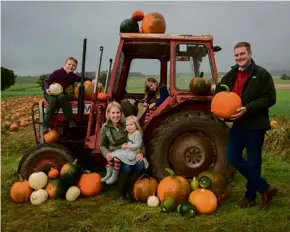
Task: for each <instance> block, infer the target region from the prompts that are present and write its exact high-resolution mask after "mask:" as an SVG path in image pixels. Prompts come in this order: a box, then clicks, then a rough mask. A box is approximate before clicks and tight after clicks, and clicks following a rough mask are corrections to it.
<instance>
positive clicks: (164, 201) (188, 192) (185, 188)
mask: <svg viewBox="0 0 290 232" xmlns="http://www.w3.org/2000/svg"><path fill="white" fill-rule="evenodd" d="M166 171H167V172H168V173H169V174H170V175H169V176H166V177H165V178H163V179H162V180H161V181H160V182H159V183H158V182H157V180H156V179H155V178H153V177H149V176H147V177H146V176H141V177H140V178H139V179H138V180H137V181H136V182H135V184H134V187H133V196H134V198H135V200H136V201H138V202H143V203H146V202H147V205H148V206H149V207H160V210H161V212H163V213H170V212H175V211H177V212H178V213H179V214H180V215H181V216H185V217H194V216H195V215H196V214H202V215H209V214H213V213H214V212H215V211H216V210H217V208H218V205H220V204H222V203H223V201H224V200H225V198H226V196H227V184H226V181H225V179H224V178H223V176H222V175H220V174H219V173H218V172H214V171H204V172H202V173H200V174H199V175H198V177H193V179H192V181H191V182H189V181H188V180H187V179H185V178H184V177H182V176H178V175H176V174H175V173H174V171H173V170H172V169H170V168H167V169H166ZM155 193H157V194H156V195H155Z"/></svg>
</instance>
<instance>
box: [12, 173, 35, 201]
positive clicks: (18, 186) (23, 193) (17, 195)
mask: <svg viewBox="0 0 290 232" xmlns="http://www.w3.org/2000/svg"><path fill="white" fill-rule="evenodd" d="M18 178H19V181H17V182H15V183H14V184H13V185H12V187H11V189H10V197H11V199H12V200H13V201H15V202H17V203H23V202H27V201H29V199H30V195H31V193H32V188H31V187H30V186H29V184H28V181H27V180H23V178H22V176H21V175H20V174H18Z"/></svg>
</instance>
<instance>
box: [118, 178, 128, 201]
mask: <svg viewBox="0 0 290 232" xmlns="http://www.w3.org/2000/svg"><path fill="white" fill-rule="evenodd" d="M127 182H128V174H123V173H120V175H119V178H118V181H117V200H125V198H126V194H127V189H126V188H127Z"/></svg>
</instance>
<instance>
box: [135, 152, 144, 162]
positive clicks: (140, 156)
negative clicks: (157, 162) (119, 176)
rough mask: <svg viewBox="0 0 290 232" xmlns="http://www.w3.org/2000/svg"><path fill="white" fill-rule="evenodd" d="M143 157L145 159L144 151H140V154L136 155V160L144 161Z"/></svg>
mask: <svg viewBox="0 0 290 232" xmlns="http://www.w3.org/2000/svg"><path fill="white" fill-rule="evenodd" d="M143 159H144V156H143V154H142V153H138V154H137V155H136V161H137V162H139V161H142V160H143Z"/></svg>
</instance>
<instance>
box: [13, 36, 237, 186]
mask: <svg viewBox="0 0 290 232" xmlns="http://www.w3.org/2000/svg"><path fill="white" fill-rule="evenodd" d="M220 50H221V48H220V47H218V46H214V45H213V37H212V36H210V35H199V36H197V35H169V34H142V33H121V34H120V43H119V46H118V50H117V53H116V57H115V60H114V64H113V66H112V71H111V65H110V68H109V71H108V75H107V80H106V85H105V90H106V93H107V99H105V100H102V101H100V100H98V99H97V97H96V96H97V94H98V88H96V87H95V89H94V93H93V95H92V99H91V101H84V97H83V91H84V90H83V89H84V87H83V81H82V82H81V84H80V87H79V88H80V89H79V92H80V95H79V99H78V101H72V102H70V104H71V106H72V109H73V113H74V117H75V119H76V120H77V127H76V128H72V129H70V128H69V127H68V126H67V123H66V122H65V119H64V115H63V114H62V112H61V111H58V112H56V113H55V116H54V118H53V120H52V125H51V128H52V129H54V130H57V131H58V132H59V134H60V137H61V138H60V141H59V142H58V143H44V140H43V132H42V124H41V123H42V121H43V116H44V114H45V111H46V107H47V103H46V102H45V100H43V101H40V102H39V103H36V104H34V106H33V107H32V114H33V113H34V112H35V110H36V108H37V110H38V111H39V118H40V119H39V121H40V123H39V125H37V124H36V123H34V131H35V138H36V144H37V146H36V147H34V148H33V149H31V150H30V151H28V152H27V153H26V154H25V155H24V156H23V157H22V159H21V161H20V164H19V167H18V171H19V173H20V174H22V175H23V176H24V177H26V178H27V177H28V176H29V175H30V174H31V173H32V172H33V171H34V170H35V169H37V170H47V169H49V168H50V167H52V166H54V167H57V168H60V167H61V166H62V165H63V164H64V163H66V162H72V161H73V160H74V159H75V158H78V160H79V161H80V165H82V166H83V167H84V168H94V167H104V165H105V162H106V160H105V159H104V158H103V156H102V154H101V153H100V145H99V139H100V128H101V126H102V124H103V123H104V122H105V110H106V106H107V104H108V103H109V102H110V101H113V100H115V101H118V102H120V103H121V102H122V103H124V102H125V103H126V99H131V100H128V102H130V103H132V104H129V105H128V104H122V106H124V107H125V109H124V112H125V113H126V114H127V115H128V114H130V112H131V114H136V112H137V111H136V106H137V104H140V102H142V99H144V83H145V80H146V79H147V78H148V77H150V76H152V74H154V77H155V78H156V79H157V80H158V81H159V83H160V84H164V85H166V86H167V87H168V90H169V97H168V98H167V99H166V100H165V101H164V102H163V103H162V104H161V105H160V106H159V107H158V108H157V109H156V110H155V111H153V112H151V113H150V114H145V117H144V116H142V117H141V118H140V123H141V124H142V126H143V130H144V142H145V146H146V155H147V157H148V161H149V163H150V167H151V171H152V175H153V176H154V177H156V178H157V179H158V180H160V179H162V178H163V177H165V176H166V175H167V173H166V171H165V168H166V167H171V168H172V169H173V170H174V171H175V172H176V174H178V175H181V176H184V177H186V178H192V177H193V176H197V175H198V174H199V173H201V172H202V171H205V170H214V171H217V172H219V173H221V174H222V175H223V176H224V177H225V179H226V180H228V181H229V180H230V179H231V177H232V176H233V174H234V173H235V169H234V168H233V167H232V166H230V165H229V164H228V163H227V162H226V160H225V151H226V144H227V138H228V126H227V125H226V123H225V122H224V121H222V120H220V119H219V118H217V117H215V116H214V115H213V114H212V113H211V111H210V104H211V99H212V97H213V96H212V95H211V94H208V95H206V96H197V95H194V94H192V92H191V91H190V88H189V83H190V80H191V79H192V77H204V78H208V79H211V80H212V83H217V82H218V73H217V68H216V63H215V54H214V53H215V52H218V51H220ZM85 51H86V39H85V42H84V51H83V61H82V79H83V76H84V70H85ZM102 54H103V48H102V47H101V49H100V60H99V68H98V71H97V73H96V79H95V81H96V83H98V78H99V74H100V68H101V61H102ZM150 62H151V63H150ZM110 64H112V60H111V59H110ZM136 64H137V65H136ZM141 69H142V70H143V71H142V72H141V71H139V72H138V70H141ZM153 69H155V72H154V73H152V72H153V71H148V70H153ZM144 70H147V71H148V72H151V73H150V75H149V74H147V75H144ZM95 86H96V85H95ZM128 102H127V103H128ZM135 103H136V104H135ZM145 118H146V120H144V119H145ZM99 170H100V169H99Z"/></svg>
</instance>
